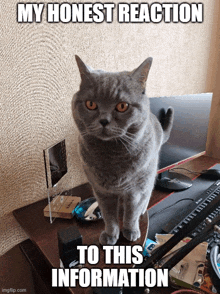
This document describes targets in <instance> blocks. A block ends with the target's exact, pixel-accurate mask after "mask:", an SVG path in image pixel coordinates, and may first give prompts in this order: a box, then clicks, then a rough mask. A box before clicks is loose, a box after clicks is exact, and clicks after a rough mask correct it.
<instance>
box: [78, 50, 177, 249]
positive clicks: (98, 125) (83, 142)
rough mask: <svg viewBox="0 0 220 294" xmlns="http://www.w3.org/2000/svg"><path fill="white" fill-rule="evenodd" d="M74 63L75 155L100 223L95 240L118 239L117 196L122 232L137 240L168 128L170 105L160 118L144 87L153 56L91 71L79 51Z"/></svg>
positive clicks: (168, 132) (109, 240)
mask: <svg viewBox="0 0 220 294" xmlns="http://www.w3.org/2000/svg"><path fill="white" fill-rule="evenodd" d="M76 62H77V65H78V67H79V71H80V75H81V85H80V90H79V91H78V92H77V93H76V94H75V95H74V97H73V101H72V111H73V117H74V120H75V122H76V125H77V127H78V129H79V132H80V134H79V151H80V157H81V159H82V162H83V167H84V170H85V173H86V175H87V178H88V181H89V182H90V183H91V185H92V188H93V191H94V195H95V197H96V198H97V200H98V203H99V207H100V209H101V212H102V216H103V219H104V222H105V230H104V231H103V232H102V233H101V235H100V238H99V242H100V243H101V244H102V245H114V244H115V243H116V242H117V240H118V238H119V233H120V228H119V222H118V207H119V199H122V200H123V228H122V232H123V235H124V237H125V238H127V239H128V240H130V241H136V240H137V239H138V238H139V237H140V229H139V218H140V216H141V214H143V213H144V212H145V211H146V209H147V206H148V203H149V200H150V196H151V193H152V190H153V187H154V182H155V177H156V173H157V165H158V157H159V151H160V148H161V145H162V144H163V143H164V142H166V141H167V139H168V138H169V134H170V131H171V128H172V122H173V109H172V108H169V109H168V111H167V113H166V114H165V115H164V117H163V122H161V123H160V122H159V121H158V119H157V118H156V117H155V116H154V115H153V114H152V113H151V112H150V107H149V99H148V98H147V96H146V95H145V86H146V80H147V76H148V73H149V70H150V67H151V63H152V58H148V59H146V60H145V61H144V62H143V63H142V64H141V65H140V66H139V67H138V68H137V69H135V70H134V71H132V72H127V71H125V72H116V73H111V72H105V71H101V70H93V69H91V68H90V67H88V66H87V65H85V64H84V63H83V61H82V60H81V59H80V58H79V57H78V56H76Z"/></svg>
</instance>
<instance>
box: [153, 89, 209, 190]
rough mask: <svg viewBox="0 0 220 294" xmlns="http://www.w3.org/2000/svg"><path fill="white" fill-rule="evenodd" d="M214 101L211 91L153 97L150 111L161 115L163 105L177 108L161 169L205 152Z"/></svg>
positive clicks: (163, 152)
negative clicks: (212, 102)
mask: <svg viewBox="0 0 220 294" xmlns="http://www.w3.org/2000/svg"><path fill="white" fill-rule="evenodd" d="M211 101H212V93H204V94H192V95H182V96H171V97H160V98H150V107H151V111H152V113H153V114H155V115H156V116H157V118H158V119H159V118H160V113H161V109H164V110H165V111H166V110H167V108H168V107H169V106H172V107H173V108H174V123H173V128H172V131H171V134H170V138H169V140H168V141H167V142H166V143H165V144H164V145H163V146H162V149H161V152H160V159H159V166H158V169H159V173H162V172H164V171H166V170H168V169H170V168H172V167H174V166H176V165H177V164H179V163H182V162H183V161H186V160H190V159H192V158H194V157H196V156H198V155H200V154H203V153H205V150H206V140H207V133H208V125H209V115H210V109H211ZM159 178H161V179H162V178H164V175H162V174H161V175H160V177H159ZM172 181H173V182H175V180H172ZM176 182H178V181H177V180H176ZM167 188H168V189H169V187H167ZM174 190H175V189H174Z"/></svg>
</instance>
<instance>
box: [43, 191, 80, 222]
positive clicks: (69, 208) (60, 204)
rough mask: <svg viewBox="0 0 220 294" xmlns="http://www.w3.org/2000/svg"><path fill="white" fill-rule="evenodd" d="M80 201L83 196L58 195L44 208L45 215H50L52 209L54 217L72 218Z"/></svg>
mask: <svg viewBox="0 0 220 294" xmlns="http://www.w3.org/2000/svg"><path fill="white" fill-rule="evenodd" d="M80 201H81V197H78V196H66V195H65V196H64V195H59V196H56V197H55V198H54V199H53V200H52V201H51V202H50V204H49V203H48V205H47V206H46V207H45V208H44V216H46V217H50V209H51V216H52V217H54V218H56V217H58V218H66V219H71V218H73V215H74V214H73V212H74V209H75V207H76V206H77V204H78V203H79V202H80Z"/></svg>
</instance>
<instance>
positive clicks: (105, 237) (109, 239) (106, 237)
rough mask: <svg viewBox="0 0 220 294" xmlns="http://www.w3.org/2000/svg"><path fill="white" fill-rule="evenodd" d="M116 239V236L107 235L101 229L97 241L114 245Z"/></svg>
mask: <svg viewBox="0 0 220 294" xmlns="http://www.w3.org/2000/svg"><path fill="white" fill-rule="evenodd" d="M117 241H118V236H109V235H108V234H107V233H106V232H105V231H103V232H102V233H101V235H100V237H99V243H100V244H101V245H115V243H116V242H117Z"/></svg>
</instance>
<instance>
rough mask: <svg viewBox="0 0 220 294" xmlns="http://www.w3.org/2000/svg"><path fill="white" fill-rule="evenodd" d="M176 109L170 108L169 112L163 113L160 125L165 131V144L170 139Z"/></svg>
mask: <svg viewBox="0 0 220 294" xmlns="http://www.w3.org/2000/svg"><path fill="white" fill-rule="evenodd" d="M173 119H174V109H173V108H172V107H169V108H168V110H167V112H165V110H164V111H163V112H162V113H161V117H160V123H161V126H162V129H163V143H165V142H166V141H167V140H168V139H169V137H170V132H171V129H172V126H173Z"/></svg>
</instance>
